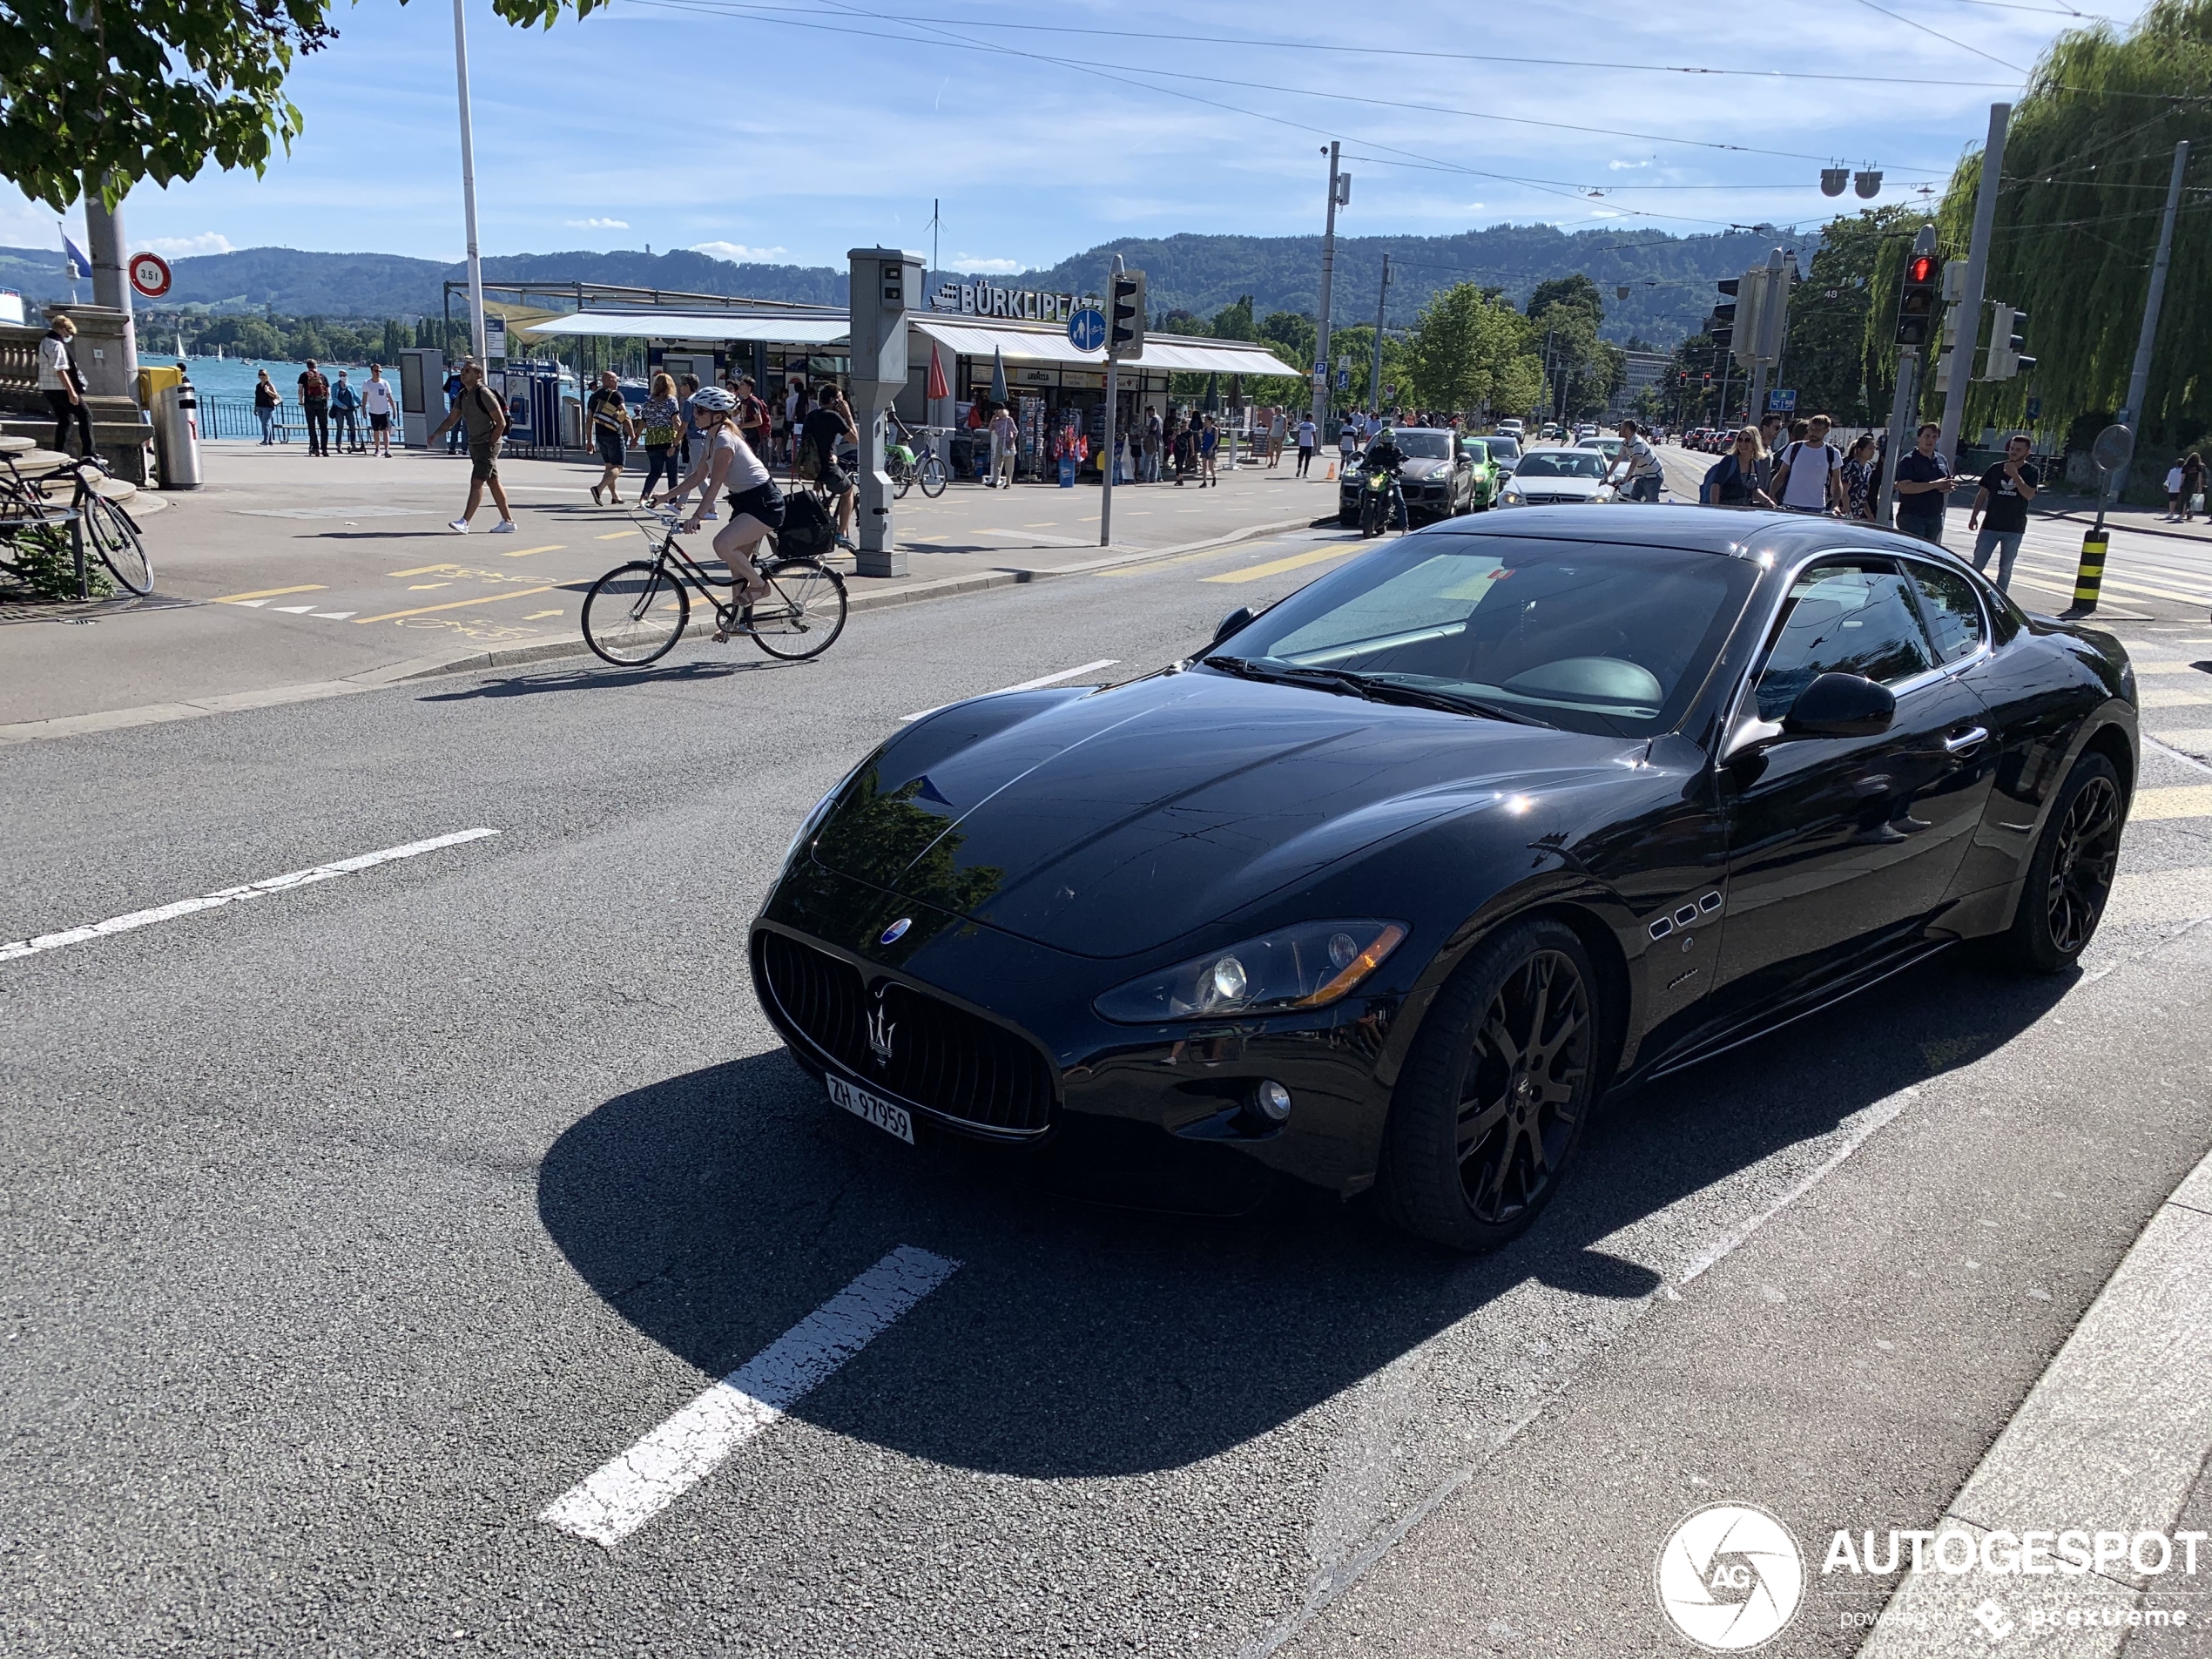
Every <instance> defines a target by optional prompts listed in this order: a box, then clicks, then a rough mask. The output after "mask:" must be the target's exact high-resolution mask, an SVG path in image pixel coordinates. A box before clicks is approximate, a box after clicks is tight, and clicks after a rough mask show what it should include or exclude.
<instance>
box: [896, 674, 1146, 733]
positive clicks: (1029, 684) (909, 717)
mask: <svg viewBox="0 0 2212 1659" xmlns="http://www.w3.org/2000/svg"><path fill="white" fill-rule="evenodd" d="M1120 661H1121V658H1118V657H1102V658H1099V659H1098V660H1097V661H1096V662H1095V663H1085V664H1083V665H1082V667H1081V668H1063V669H1062V670H1061V671H1059V672H1058V673H1057V674H1040V675H1038V676H1037V677H1036V678H1035V679H1033V680H1023V681H1022V683H1021V684H1020V685H1001V686H1000V687H999V688H998V691H979V692H977V693H976V696H978V697H996V696H998V695H999V692H1001V691H1035V690H1036V689H1037V688H1038V687H1039V686H1041V685H1058V684H1059V683H1060V682H1061V681H1062V680H1071V679H1073V678H1076V675H1078V674H1091V673H1096V671H1098V670H1100V669H1102V668H1111V667H1113V666H1114V665H1115V664H1116V663H1118V662H1120ZM960 700H961V702H968V701H971V700H972V699H970V698H961V699H960ZM951 706H952V705H951V704H949V703H937V704H933V705H931V706H930V707H928V708H926V709H916V710H915V711H914V712H913V713H912V714H902V715H900V717H899V719H900V724H902V725H904V724H906V723H907V722H910V721H914V720H919V719H921V717H922V716H923V715H925V714H934V713H936V712H937V711H938V710H939V709H946V708H950V707H951Z"/></svg>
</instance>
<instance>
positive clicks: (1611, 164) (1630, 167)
mask: <svg viewBox="0 0 2212 1659" xmlns="http://www.w3.org/2000/svg"><path fill="white" fill-rule="evenodd" d="M1649 165H1651V164H1650V163H1649V162H1648V161H1608V162H1607V163H1606V164H1605V166H1606V171H1607V172H1634V171H1635V169H1636V168H1638V167H1649Z"/></svg>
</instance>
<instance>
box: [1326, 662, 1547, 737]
mask: <svg viewBox="0 0 2212 1659" xmlns="http://www.w3.org/2000/svg"><path fill="white" fill-rule="evenodd" d="M1354 678H1357V679H1359V680H1360V681H1362V682H1363V683H1364V684H1365V685H1366V687H1367V692H1368V695H1369V696H1371V697H1372V698H1375V699H1376V700H1378V701H1386V702H1393V703H1409V704H1412V705H1415V706H1416V707H1420V708H1425V709H1442V710H1445V711H1447V712H1449V713H1453V714H1480V715H1481V716H1482V717H1483V718H1485V719H1490V720H1504V721H1506V722H1507V723H1508V724H1509V725H1541V726H1549V725H1551V722H1550V721H1549V720H1540V719H1538V718H1536V717H1535V716H1534V715H1533V714H1523V713H1522V712H1521V711H1520V710H1518V709H1509V708H1506V707H1503V706H1502V705H1499V704H1496V703H1491V702H1487V701H1485V700H1484V699H1483V698H1479V697H1474V696H1472V695H1470V694H1469V693H1467V692H1466V691H1442V690H1439V689H1437V688H1435V687H1432V686H1426V685H1405V684H1403V683H1402V682H1400V681H1398V680H1393V679H1383V678H1379V677H1377V676H1374V675H1368V674H1361V675H1356V676H1354Z"/></svg>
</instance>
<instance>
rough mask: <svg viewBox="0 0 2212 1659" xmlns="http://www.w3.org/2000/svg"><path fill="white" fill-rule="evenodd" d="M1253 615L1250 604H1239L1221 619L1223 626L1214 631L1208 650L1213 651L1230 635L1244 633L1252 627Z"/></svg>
mask: <svg viewBox="0 0 2212 1659" xmlns="http://www.w3.org/2000/svg"><path fill="white" fill-rule="evenodd" d="M1252 615H1253V612H1252V608H1251V606H1250V605H1238V607H1237V608H1236V609H1235V610H1232V611H1231V612H1230V613H1229V614H1228V615H1227V616H1225V617H1223V618H1222V619H1221V626H1219V627H1218V628H1217V629H1215V630H1214V631H1213V638H1212V639H1211V641H1210V642H1209V643H1208V644H1207V646H1206V650H1208V651H1211V650H1212V649H1213V648H1214V646H1216V645H1218V644H1221V642H1222V641H1223V640H1224V639H1226V638H1228V637H1230V635H1231V634H1238V633H1242V632H1243V631H1244V630H1245V629H1247V628H1249V627H1251V624H1252Z"/></svg>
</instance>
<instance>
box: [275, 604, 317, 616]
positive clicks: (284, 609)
mask: <svg viewBox="0 0 2212 1659" xmlns="http://www.w3.org/2000/svg"><path fill="white" fill-rule="evenodd" d="M310 610H314V606H313V605H279V606H278V607H277V608H276V609H275V610H273V611H272V612H270V615H272V616H277V617H304V616H306V615H307V613H308V612H309V611H310Z"/></svg>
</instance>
